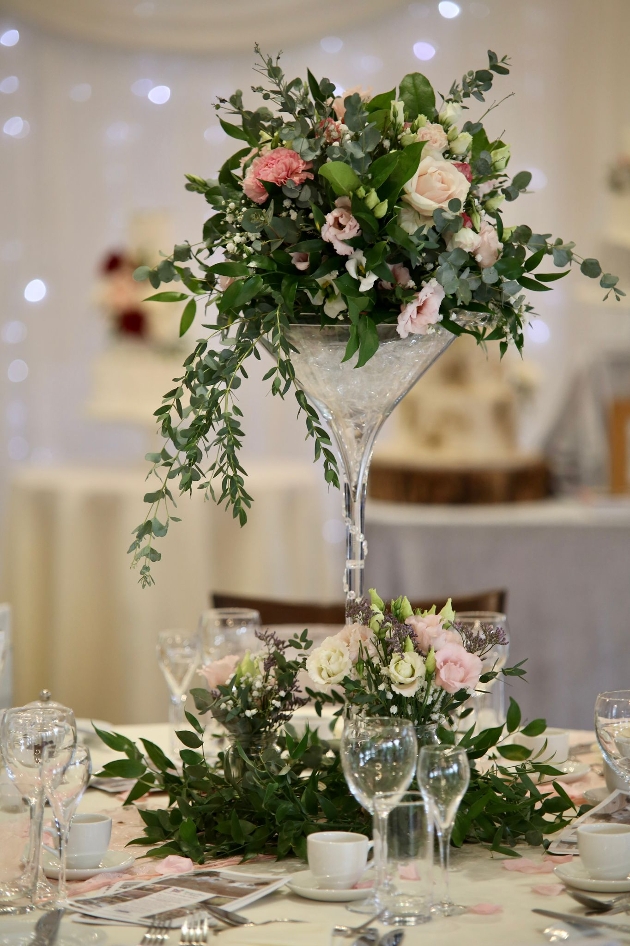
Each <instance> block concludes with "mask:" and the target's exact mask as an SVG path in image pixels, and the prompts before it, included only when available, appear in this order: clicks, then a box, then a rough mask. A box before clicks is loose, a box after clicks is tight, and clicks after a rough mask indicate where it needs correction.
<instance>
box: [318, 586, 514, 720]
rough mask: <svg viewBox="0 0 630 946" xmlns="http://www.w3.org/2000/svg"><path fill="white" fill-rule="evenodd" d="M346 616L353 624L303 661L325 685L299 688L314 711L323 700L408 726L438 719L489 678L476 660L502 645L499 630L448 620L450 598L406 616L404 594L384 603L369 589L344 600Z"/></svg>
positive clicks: (448, 716)
mask: <svg viewBox="0 0 630 946" xmlns="http://www.w3.org/2000/svg"><path fill="white" fill-rule="evenodd" d="M349 618H350V619H352V620H353V622H354V623H352V624H347V625H346V626H345V627H344V628H343V630H342V631H340V632H339V633H338V634H336V635H334V636H333V637H328V638H326V639H325V640H324V641H323V642H322V644H321V645H320V646H319V647H317V648H316V649H315V650H313V651H312V653H311V654H310V655H309V656H308V657H307V659H306V669H307V671H308V673H309V676H310V677H311V680H312V681H313V682H314V683H315V685H316V686H318V687H324V688H325V690H324V691H323V692H322V691H321V690H320V691H319V692H316V691H314V690H310V689H309V690H308V691H307V692H308V693H309V695H310V696H311V697H312V698H313V699H314V700H315V701H316V707H317V708H319V711H321V706H322V705H323V704H324V703H331V704H341V705H342V709H341V710H340V711H339V712H342V711H343V706H345V705H346V704H347V703H350V704H352V705H354V706H356V707H357V708H358V709H360V710H361V712H363V713H365V714H366V715H368V716H397V717H398V718H399V719H409V720H411V722H412V723H414V725H415V726H416V727H420V726H424V725H427V724H444V723H446V722H448V721H450V720H451V719H453V717H454V715H455V714H456V712H457V711H458V710H459V708H460V707H461V706H462V704H463V703H465V702H466V700H468V699H469V697H470V696H471V695H472V693H474V691H475V689H476V687H477V685H478V684H479V682H480V680H481V681H482V682H484V683H485V682H488V681H489V680H491V679H492V678H493V677H494V676H496V673H495V672H494V671H493V670H490V671H487V672H486V673H484V672H483V664H482V659H483V657H485V656H486V654H488V653H489V652H490V651H491V650H492V648H493V647H494V646H495V645H497V644H504V643H505V638H504V632H503V631H502V629H500V628H496V629H495V628H492V627H489V628H487V632H485V633H480V634H478V635H471V634H467V633H465V632H464V629H463V628H462V627H460V626H459V625H458V624H457V623H456V622H455V613H454V611H453V609H452V606H451V601H450V598H449V600H448V601H447V603H446V604H445V605H444V607H443V608H442V610H441V611H440V612H439V613H436V609H435V605H434V606H433V608H432V609H431V610H430V611H416V612H415V613H414V611H413V609H412V607H411V605H410V604H409V600H408V599H407V598H405V597H400V598H397V599H396V600H395V601H392V602H390V604H389V605H386V604H385V602H384V601H383V599H382V598H381V597H380V596H379V595H378V593H377V592H376V591H375V590H374V589H370V598H369V599H365V598H364V599H363V600H360V601H356V602H354V603H353V604H351V605H350V607H349ZM510 672H511V673H513V672H514V668H508V675H509V674H510ZM517 672H518V668H517ZM335 687H337V689H334V688H335ZM339 688H340V689H339Z"/></svg>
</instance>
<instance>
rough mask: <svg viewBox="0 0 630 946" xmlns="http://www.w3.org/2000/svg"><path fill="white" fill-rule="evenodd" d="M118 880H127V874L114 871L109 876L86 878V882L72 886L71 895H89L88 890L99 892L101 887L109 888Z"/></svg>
mask: <svg viewBox="0 0 630 946" xmlns="http://www.w3.org/2000/svg"><path fill="white" fill-rule="evenodd" d="M119 880H129V874H128V873H127V872H126V871H116V872H113V873H111V874H96V875H95V876H94V877H88V879H87V880H83V881H81V883H79V884H72V885H71V888H72V894H73V895H75V894H78V893H89V892H90V890H100V888H101V887H111V885H112V884H115V883H118V881H119Z"/></svg>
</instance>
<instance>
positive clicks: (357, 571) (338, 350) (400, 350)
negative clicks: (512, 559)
mask: <svg viewBox="0 0 630 946" xmlns="http://www.w3.org/2000/svg"><path fill="white" fill-rule="evenodd" d="M377 330H378V336H379V342H380V344H379V348H378V351H377V352H376V354H375V355H374V356H373V357H372V358H370V360H369V361H368V362H366V364H365V365H363V367H361V368H357V367H356V362H357V357H358V356H357V355H354V356H353V357H352V358H350V359H349V360H348V361H346V362H343V361H342V359H343V357H344V353H345V350H346V345H347V344H348V338H349V335H350V328H349V326H346V325H339V326H336V325H335V326H329V327H326V328H321V327H320V326H318V325H292V326H291V327H290V329H289V330H288V331H287V333H286V334H287V338H288V340H289V341H290V342H291V344H292V345H294V346H295V348H296V349H297V353H295V352H294V353H293V354H292V361H293V366H294V369H295V375H296V379H297V382H298V384H299V385H300V387H301V388H302V389H303V391H304V393H305V394H306V396H307V397H308V399H309V400H310V401H311V403H312V404H313V406H314V407H315V408H316V409H317V411H318V412H319V414H320V417H322V418H323V420H325V421H326V423H327V424H328V426H329V428H330V430H331V431H332V434H333V437H334V440H335V442H336V445H337V449H338V452H339V456H340V458H341V469H342V474H343V497H344V519H345V525H346V566H345V575H344V583H343V586H344V591H345V594H346V607H347V606H348V604H349V603H350V602H352V601H354V600H355V599H357V598H361V597H363V594H364V574H365V557H366V554H367V543H366V541H365V497H366V494H367V479H368V472H369V468H370V460H371V459H372V451H373V449H374V442H375V440H376V436H377V434H378V432H379V430H380V429H381V427H382V426H383V424H384V422H385V420H386V419H387V418H388V417H389V415H390V414H391V412H392V411H393V409H394V408H395V407H396V405H397V404H398V402H399V401H401V400H402V399H403V397H404V396H405V394H407V392H408V391H409V390H410V389H411V388H412V387H413V385H414V384H415V383H416V381H417V380H418V379H419V378H420V377H421V376H422V375H423V374H424V372H425V371H426V370H427V369H428V368H429V367H430V366H431V365H432V364H433V362H434V361H435V360H436V358H438V357H439V356H440V355H441V354H442V352H443V351H445V350H446V348H448V346H449V345H450V343H451V342H452V341H453V339H454V336H453V335H452V334H451V333H450V332H448V331H447V330H446V329H444V328H442V327H441V326H439V325H437V326H435V327H434V330H433V331H432V332H431V333H430V334H427V335H408V336H407V338H401V337H400V336H399V335H398V333H397V331H396V326H395V325H379V326H377Z"/></svg>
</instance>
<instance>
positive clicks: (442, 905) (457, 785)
mask: <svg viewBox="0 0 630 946" xmlns="http://www.w3.org/2000/svg"><path fill="white" fill-rule="evenodd" d="M469 781H470V766H469V764H468V756H467V755H466V752H465V750H464V749H461V748H459V747H458V746H422V748H421V749H420V757H419V759H418V784H419V786H420V791H421V792H422V797H423V798H424V800H425V802H426V804H427V806H428V808H429V811H430V813H431V818H432V820H433V824H434V826H435V829H436V832H437V836H438V844H439V848H440V882H439V884H438V895H437V899H436V901H435V902H434V904H433V907H432V909H433V911H434V912H435V913H440V914H442V915H443V916H457V915H458V914H460V913H465V912H466V907H460V906H458V905H457V904H455V903H453V901H452V900H451V896H450V892H449V882H448V863H449V854H450V843H451V834H452V832H453V824H454V822H455V815H456V814H457V809H458V808H459V803H460V802H461V800H462V798H463V797H464V795H465V794H466V789H467V788H468V783H469Z"/></svg>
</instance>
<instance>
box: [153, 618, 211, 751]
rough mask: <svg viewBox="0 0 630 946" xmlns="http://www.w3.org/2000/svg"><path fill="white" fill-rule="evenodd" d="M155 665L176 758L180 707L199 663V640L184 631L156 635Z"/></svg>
mask: <svg viewBox="0 0 630 946" xmlns="http://www.w3.org/2000/svg"><path fill="white" fill-rule="evenodd" d="M157 656H158V664H159V666H160V669H161V671H162V673H163V674H164V679H165V680H166V683H167V686H168V688H169V694H170V702H169V717H168V721H169V724H170V729H171V733H170V739H171V752H172V754H173V755H174V756H175V757H176V758H177V756H178V755H179V749H180V745H179V740H178V739H177V736H176V735H175V733H176V732H177V730H178V729H184V727H185V724H186V716H185V714H184V706H185V703H186V697H187V696H188V688H189V686H190V684H191V682H192V678H193V676H194V674H195V671H196V670H197V667H198V666H199V664H200V661H201V638H200V636H199V635H198V634H189V633H188V632H187V631H160V633H159V634H158V641H157Z"/></svg>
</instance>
